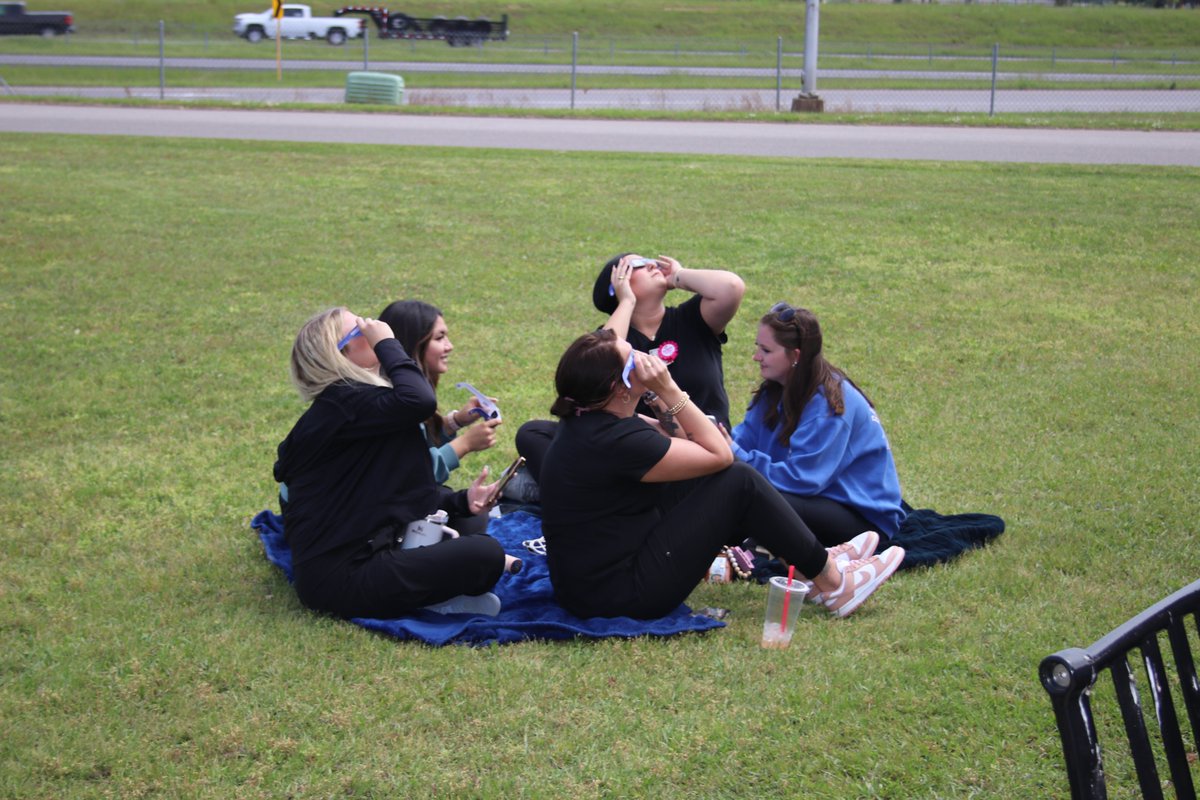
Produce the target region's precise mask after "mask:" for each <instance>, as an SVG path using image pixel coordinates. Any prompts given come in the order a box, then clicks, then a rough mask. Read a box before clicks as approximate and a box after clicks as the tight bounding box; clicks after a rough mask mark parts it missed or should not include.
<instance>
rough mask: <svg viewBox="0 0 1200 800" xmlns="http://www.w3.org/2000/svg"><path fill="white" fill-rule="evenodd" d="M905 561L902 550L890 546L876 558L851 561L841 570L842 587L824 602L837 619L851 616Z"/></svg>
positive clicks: (823, 600)
mask: <svg viewBox="0 0 1200 800" xmlns="http://www.w3.org/2000/svg"><path fill="white" fill-rule="evenodd" d="M903 561H904V548H903V547H889V548H888V549H887V550H884V551H883V552H882V553H880V554H879V555H877V556H871V557H870V558H868V559H864V560H862V561H851V562H850V563H848V564H845V565H844V566H843V567H842V585H841V587H840V588H839V589H838V590H837V591H836V592H830V593H829V594H827V595H825V596H824V597H823V598H822V600H821V602H822V603H823V604H824V606H825V607H826V608H827V609H829V611H830V613H832V614H833V615H834V616H837V617H848V616H850V615H851V614H853V613H854V611H855V609H857V608H858V607H859V606H861V605H862V604H863V601H864V600H866V599H867V598H868V597H870V596H871V594H872V593H873V592H874V591H875V590H876V589H878V588H879V587H880V586H882V585H883V582H884V581H886V580H887V579H888V578H890V577H892V574H893V573H894V572H895V571H896V570H897V569H898V568H899V567H900V564H901V562H903Z"/></svg>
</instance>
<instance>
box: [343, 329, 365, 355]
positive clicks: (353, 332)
mask: <svg viewBox="0 0 1200 800" xmlns="http://www.w3.org/2000/svg"><path fill="white" fill-rule="evenodd" d="M362 335H363V334H362V331H361V330H359V328H358V326H357V325H355V326H354V327H353V328H351V329H350V332H349V333H347V334H346V335H345V336H343V337H342V338H340V339H338V343H337V349H338V352H339V353H340V352H342V351H343V350H345V349H346V345H348V344H350V342H352V341H353V340H355V339H357V338H358V337H359V336H362Z"/></svg>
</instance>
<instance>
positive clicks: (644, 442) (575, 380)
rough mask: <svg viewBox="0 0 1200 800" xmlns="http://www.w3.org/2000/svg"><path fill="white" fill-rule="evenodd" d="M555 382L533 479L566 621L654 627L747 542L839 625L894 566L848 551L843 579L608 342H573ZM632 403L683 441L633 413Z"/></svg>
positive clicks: (786, 513)
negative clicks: (720, 556) (621, 620)
mask: <svg viewBox="0 0 1200 800" xmlns="http://www.w3.org/2000/svg"><path fill="white" fill-rule="evenodd" d="M554 381H555V387H556V389H557V391H558V398H557V399H556V400H555V402H554V406H553V407H552V409H551V411H552V412H553V413H554V415H555V416H557V417H559V419H560V423H559V426H558V428H559V429H558V433H557V435H556V436H555V438H554V441H553V443H552V444H551V445H550V448H549V450H548V452H547V454H546V461H545V464H544V469H543V470H542V480H541V500H542V530H543V532H544V533H545V536H546V557H547V559H548V561H549V567H550V581H551V583H552V584H553V586H554V593H555V597H556V598H557V600H558V601H559V602H560V603H561V604H562V605H563V606H564V607H565V608H567V609H568V610H570V611H572V612H573V613H575V614H578V615H580V616H585V617H588V616H603V617H612V616H630V617H635V618H642V619H647V618H653V617H660V616H662V615H664V614H666V613H668V612H670V611H672V610H673V609H675V608H676V607H678V605H679V604H680V603H682V602H683V601H684V600H685V599H686V598H687V596H688V595H689V594H690V593H691V591H692V589H693V588H695V586H696V585H697V584H698V583H699V582H700V581H701V580H703V578H704V575H705V574H706V572H707V570H708V568H709V565H710V564H711V563H712V560H713V558H714V557H715V556H716V555H717V553H718V552H719V550H720V548H721V547H722V546H725V545H732V544H737V543H739V542H741V541H742V540H743V539H745V538H746V536H747V535H749V534H750V533H753V534H754V535H755V536H756V537H757V538H758V540H759V541H761V542H762V543H763V544H764V545H766V546H767V547H768V548H770V550H771V552H772V553H774V554H775V555H777V556H779V557H780V558H783V559H784V560H786V561H787V562H789V563H791V564H794V565H795V566H796V568H797V569H798V570H799V571H800V572H801V573H802V574H803V575H805V576H807V577H808V578H810V579H811V580H812V581H813V583H814V584H815V585H816V590H817V591H818V592H820V593H821V594H822V595H823V597H824V598H825V605H826V606H827V607H828V608H829V609H830V610H831V611H832V612H833V613H835V614H836V615H838V616H845V615H847V614H849V613H851V612H852V611H854V609H856V608H857V607H858V606H859V605H860V604H861V603H862V602H863V600H865V599H866V598H867V596H868V595H870V594H871V593H872V592H873V591H874V590H875V589H876V588H878V587H879V585H881V584H882V583H883V581H885V580H886V579H887V578H888V577H889V576H890V575H891V574H892V572H894V571H895V569H896V567H898V566H899V564H900V561H901V560H902V559H903V557H904V551H903V550H902V549H900V548H891V549H889V550H888V551H885V552H884V553H882V554H880V555H878V556H873V554H872V553H870V552H865V553H854V554H852V560H851V564H850V566H848V567H845V566H844V564H843V562H840V561H838V560H836V559H835V558H833V557H831V555H830V554H829V553H828V552H827V551H826V550H825V548H824V547H822V546H821V544H820V542H818V541H817V539H816V538H815V537H814V536H813V535H812V533H811V532H810V531H809V529H808V528H807V527H805V525H804V522H803V521H801V519H800V517H799V516H797V515H796V512H795V511H793V510H792V508H791V506H789V505H788V504H787V502H786V501H785V500H784V499H783V498H782V497H781V496H780V495H779V493H778V492H777V491H776V490H775V489H774V488H773V487H772V486H771V485H770V483H768V482H767V480H766V479H765V478H763V477H762V476H761V475H760V474H759V473H757V472H755V471H754V470H753V469H752V468H750V467H749V466H748V465H746V464H744V463H742V462H736V461H735V460H734V458H733V453H732V452H731V450H730V448H729V445H728V443H727V440H726V438H725V435H724V433H723V432H722V431H721V430H719V429H718V427H717V426H716V425H715V424H713V423H712V422H711V421H710V420H709V419H708V418H707V417H705V415H704V413H703V411H701V410H700V409H699V408H697V407H696V405H695V404H694V403H692V402H690V400H689V397H688V394H687V393H686V392H684V391H683V390H681V389H680V388H679V386H678V384H676V382H675V380H674V379H673V378H672V377H671V373H670V372H669V371H668V369H667V365H666V364H665V363H664V362H663V361H662V360H661V359H659V358H658V357H656V356H651V355H649V354H648V353H641V352H637V351H635V350H634V349H633V348H632V347H631V346H630V344H629V343H628V342H626V341H624V340H623V339H619V338H617V336H616V335H615V334H614V333H613V332H612V331H610V330H601V331H597V332H594V333H589V334H585V335H584V336H581V337H580V338H578V339H576V340H575V342H573V343H572V344H571V346H570V347H569V348H567V351H566V352H565V353H564V354H563V356H562V358H561V359H560V360H559V363H558V370H557V372H556V373H555V377H554ZM643 395H646V397H645V398H644V399H649V400H650V401H651V402H653V403H654V404H655V406H656V407H657V408H658V409H659V410H660V411H664V410H665V412H666V413H667V414H668V415H669V416H670V417H673V419H674V422H675V424H677V425H678V427H679V429H680V432H681V433H682V436H678V437H670V436H666V435H664V432H663V431H662V430H660V429H657V428H656V427H655V426H653V425H651V424H650V423H648V422H647V421H645V420H644V419H643V418H642V417H641V416H640V415H638V414H637V411H636V409H637V405H638V404H637V402H636V399H637V398H639V397H643ZM857 559H865V560H857ZM843 569H844V570H845V571H843Z"/></svg>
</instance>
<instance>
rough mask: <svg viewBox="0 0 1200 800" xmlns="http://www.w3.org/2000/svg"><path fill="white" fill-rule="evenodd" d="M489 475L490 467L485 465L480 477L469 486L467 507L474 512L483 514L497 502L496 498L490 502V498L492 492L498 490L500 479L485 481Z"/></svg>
mask: <svg viewBox="0 0 1200 800" xmlns="http://www.w3.org/2000/svg"><path fill="white" fill-rule="evenodd" d="M487 477H488V468H487V467H484V468H483V471H482V472H480V473H479V477H478V478H476V479H475V480H474V482H472V483H471V485H470V486H469V487H467V508H468V509H469V510H470V512H471V513H472V514H481V513H483V512H484V511H486V510H488V509H489V508H491V507H492V506H494V505H495V504H496V503H495V501H494V500H493V501H492V502H490V503H489V502H488V500H489V498H491V496H492V493H493V492H495V491H496V488H497V486H498V485H499V484H500V481H493V482H492V483H484V481H486V480H487ZM497 499H499V498H497Z"/></svg>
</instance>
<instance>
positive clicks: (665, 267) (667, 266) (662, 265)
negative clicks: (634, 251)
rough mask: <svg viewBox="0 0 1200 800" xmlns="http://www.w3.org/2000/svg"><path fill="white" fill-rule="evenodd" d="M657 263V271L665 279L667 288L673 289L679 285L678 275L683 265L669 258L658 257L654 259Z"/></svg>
mask: <svg viewBox="0 0 1200 800" xmlns="http://www.w3.org/2000/svg"><path fill="white" fill-rule="evenodd" d="M655 261H657V262H658V271H659V272H661V273H662V274H663V275H664V276H666V279H667V288H668V289H674V288H675V287H677V286H678V285H679V281H678V277H677V276H678V273H679V271H680V270H681V269H683V265H682V264H680V263H679V262H678V261H676V260H675V259H673V258H671V257H670V256H659V257H658V258H656V259H655Z"/></svg>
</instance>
